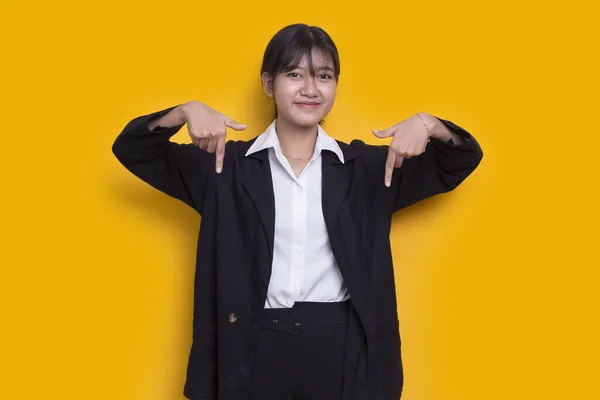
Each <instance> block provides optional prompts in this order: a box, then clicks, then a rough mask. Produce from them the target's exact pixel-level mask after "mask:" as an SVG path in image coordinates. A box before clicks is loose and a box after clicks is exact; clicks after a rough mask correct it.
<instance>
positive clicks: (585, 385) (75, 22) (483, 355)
mask: <svg viewBox="0 0 600 400" xmlns="http://www.w3.org/2000/svg"><path fill="white" fill-rule="evenodd" d="M589 3H592V2H589ZM597 16H598V14H597V12H596V10H593V9H592V8H591V7H590V6H589V5H586V4H585V3H584V2H581V1H569V2H560V3H559V2H557V3H554V5H549V4H548V3H547V2H542V1H535V2H524V1H503V2H492V3H490V2H487V3H486V2H480V1H472V2H468V1H452V2H448V1H429V2H425V1H413V2H398V1H388V2H381V1H374V0H373V1H368V2H365V3H357V4H350V3H347V2H345V1H333V0H332V1H325V2H249V1H227V2H223V3H221V2H217V1H213V2H204V1H179V2H177V1H172V2H169V1H160V2H158V1H156V2H151V1H118V2H117V1H105V2H91V3H90V2H75V1H70V2H67V1H54V2H41V1H32V2H17V1H3V2H2V5H1V6H0V30H1V31H0V33H1V35H0V37H1V38H2V39H0V40H1V41H2V47H1V51H2V62H1V63H0V68H1V74H0V76H1V77H2V86H1V91H2V96H1V101H2V114H1V115H2V117H1V123H2V130H1V133H2V152H1V156H0V171H1V174H2V175H1V177H0V178H1V179H2V207H1V210H2V216H1V221H2V231H1V232H2V241H1V243H2V251H1V252H0V254H1V255H0V264H1V266H2V268H1V270H0V271H1V278H0V304H1V307H2V308H1V310H0V311H1V313H0V318H1V323H2V325H1V330H0V332H1V333H0V335H1V340H0V343H1V344H0V346H1V348H0V360H1V361H0V362H1V371H0V381H1V382H2V383H1V384H0V398H2V399H87V400H91V399H128V400H129V399H131V400H138V399H140V400H141V399H144V400H153V399H156V400H158V399H160V400H165V399H166V400H175V399H177V400H180V399H183V396H182V394H181V392H182V389H183V383H184V378H185V368H186V362H187V354H188V351H189V345H190V340H191V312H192V288H193V287H192V285H193V268H194V259H195V245H196V235H197V232H198V226H199V222H200V218H199V216H198V215H197V214H195V212H194V211H193V210H192V209H191V208H187V206H185V205H184V204H183V203H181V202H178V201H177V200H175V199H172V198H170V197H168V196H166V195H163V194H162V193H160V192H158V191H156V190H154V189H152V188H151V187H149V186H148V185H146V184H144V183H143V182H141V181H140V180H138V179H137V178H135V177H134V176H133V175H131V174H130V173H128V172H127V171H126V170H125V169H124V168H123V167H122V166H121V165H120V164H119V163H118V162H117V160H116V159H115V158H114V157H113V155H112V153H111V148H110V147H111V145H112V142H113V140H114V138H115V137H116V136H117V134H118V133H119V132H120V131H121V130H122V128H123V127H124V126H125V124H126V123H127V122H128V121H129V120H130V119H132V118H134V117H136V116H138V115H141V114H146V113H150V112H153V111H157V110H160V109H163V108H166V107H169V106H171V105H176V104H179V103H182V102H185V101H188V100H200V101H203V102H206V103H207V104H209V105H211V106H212V107H214V108H216V109H217V110H219V111H222V112H224V113H226V114H228V115H230V116H231V117H232V118H234V119H236V120H238V121H239V122H242V123H246V124H247V125H248V126H249V129H248V130H247V131H246V132H242V133H236V132H233V131H231V133H230V135H229V138H241V139H250V138H251V137H253V136H255V135H258V134H259V133H261V132H262V131H263V129H264V128H266V126H267V124H268V123H269V122H270V116H271V111H272V110H271V105H270V104H269V103H268V102H267V100H266V99H265V97H264V95H263V93H262V91H261V88H260V83H259V68H260V63H261V60H262V55H263V52H264V49H265V46H266V44H267V42H268V41H269V39H270V38H271V37H272V35H274V34H275V32H276V31H277V30H279V29H280V28H281V27H283V26H285V25H288V24H291V23H296V22H304V23H308V24H311V25H318V26H321V27H323V28H324V29H325V30H326V31H327V32H328V33H329V34H330V35H331V36H332V37H333V39H334V41H335V42H336V44H337V46H338V48H339V51H340V57H341V69H342V73H341V77H340V79H341V80H340V86H339V92H338V97H337V100H336V105H335V107H334V109H333V111H332V113H331V114H330V115H329V117H328V118H327V123H326V125H325V129H326V130H327V132H328V133H330V134H331V135H332V136H334V137H336V138H337V139H340V140H344V141H350V140H351V139H353V138H360V139H363V140H365V141H368V142H370V143H378V142H379V139H377V138H375V137H374V136H373V135H372V134H371V128H378V129H383V128H387V127H389V126H390V125H392V124H394V123H396V122H398V121H400V120H402V119H404V118H407V117H409V116H410V115H411V114H412V113H414V112H416V111H423V112H428V113H431V114H434V115H437V116H440V117H443V118H446V119H450V120H451V121H453V122H455V123H457V124H458V125H460V126H462V127H464V128H465V129H467V130H469V131H470V132H471V133H472V134H473V135H475V137H476V138H477V139H478V140H479V141H480V143H481V145H482V147H483V149H484V153H485V156H484V160H483V162H482V164H481V165H480V168H479V169H478V170H477V171H476V172H475V173H474V174H473V175H471V176H470V177H469V178H468V179H467V181H465V182H464V184H463V185H461V186H460V187H459V188H458V189H457V190H456V191H454V192H452V193H448V194H445V195H441V196H438V197H436V198H431V199H428V200H426V201H424V202H422V203H420V204H418V205H415V206H414V207H411V208H408V209H406V210H404V211H402V212H400V213H398V215H397V216H396V217H395V219H394V225H393V230H392V233H391V239H392V241H393V250H394V260H395V263H396V279H397V292H398V309H399V313H400V319H401V335H402V340H403V354H404V365H405V374H406V382H405V395H404V396H403V400H470V399H477V400H481V399H538V398H539V399H597V398H600V390H599V389H598V382H597V379H598V357H599V356H600V354H599V351H598V344H597V340H598V337H599V336H600V335H599V334H600V332H599V329H598V306H599V301H598V295H597V292H598V275H599V273H598V268H599V266H600V262H599V259H598V256H597V251H598V248H599V246H598V223H599V222H600V221H599V218H598V211H597V207H598V200H599V199H598V195H597V188H596V185H597V183H598V168H597V166H596V163H597V160H598V155H597V153H598V152H597V149H598V146H599V145H600V140H599V137H600V133H599V132H598V128H597V127H598V88H599V87H598V77H597V74H598V70H600V68H599V65H598V60H597V52H598V32H597V31H595V30H593V29H592V28H593V26H594V25H596V24H597ZM173 140H176V141H186V142H189V138H188V136H187V130H186V129H185V128H184V129H182V131H180V132H179V133H178V134H177V135H176V136H175V137H174V138H173Z"/></svg>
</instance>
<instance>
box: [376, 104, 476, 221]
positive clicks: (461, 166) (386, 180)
mask: <svg viewBox="0 0 600 400" xmlns="http://www.w3.org/2000/svg"><path fill="white" fill-rule="evenodd" d="M373 133H374V134H375V136H377V137H380V138H385V137H392V143H391V144H390V145H389V146H385V148H387V155H386V156H387V157H386V161H385V172H384V177H383V181H382V182H381V184H382V185H385V186H387V188H385V189H386V190H387V191H388V193H389V194H390V196H391V197H392V202H393V211H394V212H395V211H398V210H400V209H401V208H404V207H407V206H409V205H411V204H413V203H416V202H417V201H420V200H423V199H425V198H427V197H431V196H433V195H436V194H438V193H444V192H448V191H450V190H453V189H454V188H456V187H457V186H458V185H459V184H460V183H461V182H462V181H464V180H465V179H466V177H467V176H469V175H470V174H471V173H472V172H473V171H474V170H475V168H476V167H477V166H478V165H479V163H480V162H481V160H482V158H483V151H482V149H481V146H480V145H479V143H478V142H477V140H475V138H474V137H473V136H472V135H471V134H470V133H469V132H467V131H466V130H465V129H463V128H461V127H460V126H458V125H456V124H454V123H453V122H451V121H448V120H445V119H442V118H439V117H435V116H433V115H430V114H426V113H418V114H415V115H413V116H411V117H409V118H407V119H405V120H403V121H401V122H399V123H397V124H395V125H394V126H392V127H390V128H388V129H385V130H383V131H377V130H375V129H374V130H373ZM380 160H381V159H380ZM396 169H398V170H397V171H395V170H396Z"/></svg>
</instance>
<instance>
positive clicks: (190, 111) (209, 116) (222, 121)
mask: <svg viewBox="0 0 600 400" xmlns="http://www.w3.org/2000/svg"><path fill="white" fill-rule="evenodd" d="M181 111H182V112H183V115H184V118H185V122H186V123H187V129H188V133H189V135H190V137H191V138H192V143H193V144H194V145H196V146H198V147H200V148H201V149H203V150H206V151H208V152H209V153H214V152H215V151H216V152H217V154H216V166H215V167H216V169H217V173H221V171H222V170H223V158H224V156H225V143H226V140H225V137H226V135H227V128H231V129H234V130H236V131H243V130H244V129H246V125H244V124H240V123H237V122H235V121H234V120H232V119H231V118H229V117H228V116H226V115H223V114H221V113H220V112H218V111H217V110H214V109H212V108H210V107H209V106H207V105H206V104H204V103H201V102H199V101H189V102H187V103H184V104H182V105H181Z"/></svg>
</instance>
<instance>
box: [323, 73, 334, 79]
mask: <svg viewBox="0 0 600 400" xmlns="http://www.w3.org/2000/svg"><path fill="white" fill-rule="evenodd" d="M323 76H324V77H325V79H332V77H331V75H329V74H322V75H321V77H323Z"/></svg>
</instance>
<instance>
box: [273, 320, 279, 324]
mask: <svg viewBox="0 0 600 400" xmlns="http://www.w3.org/2000/svg"><path fill="white" fill-rule="evenodd" d="M271 322H272V323H273V325H277V324H279V320H278V319H274V320H273V321H271Z"/></svg>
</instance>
